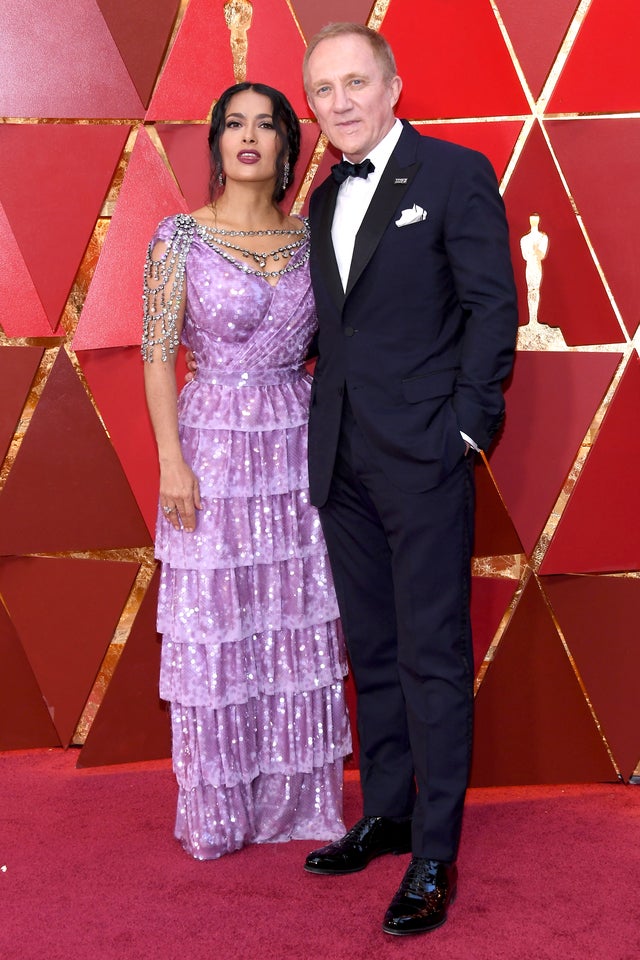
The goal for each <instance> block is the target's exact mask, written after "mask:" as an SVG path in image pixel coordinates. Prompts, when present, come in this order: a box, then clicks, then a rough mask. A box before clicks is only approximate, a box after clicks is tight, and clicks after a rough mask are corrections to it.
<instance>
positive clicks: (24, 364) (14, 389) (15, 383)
mask: <svg viewBox="0 0 640 960" xmlns="http://www.w3.org/2000/svg"><path fill="white" fill-rule="evenodd" d="M43 353H44V350H43V349H42V347H10V346H3V347H2V349H1V350H0V463H2V461H3V460H4V458H5V456H6V453H7V450H8V449H9V444H10V443H11V441H12V439H13V434H14V432H15V429H16V427H17V425H18V420H19V418H20V414H21V413H22V408H23V407H24V405H25V401H26V399H27V397H28V396H29V390H30V389H31V384H32V383H33V378H34V377H35V375H36V370H37V369H38V364H39V363H40V360H41V359H42V354H43Z"/></svg>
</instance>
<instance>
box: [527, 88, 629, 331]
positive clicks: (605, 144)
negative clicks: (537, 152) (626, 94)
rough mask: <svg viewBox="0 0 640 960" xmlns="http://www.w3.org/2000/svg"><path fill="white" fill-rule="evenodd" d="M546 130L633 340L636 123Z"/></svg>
mask: <svg viewBox="0 0 640 960" xmlns="http://www.w3.org/2000/svg"><path fill="white" fill-rule="evenodd" d="M639 102H640V101H639ZM546 126H547V130H548V132H549V137H550V139H551V144H552V146H553V149H554V151H555V152H556V154H557V157H558V160H559V161H560V165H561V167H562V170H563V173H564V175H565V177H566V178H567V181H568V183H569V190H570V192H571V195H572V197H573V199H574V201H575V202H576V205H577V207H578V211H579V213H580V215H581V216H582V218H583V221H584V225H585V228H586V230H587V233H588V235H589V239H590V240H591V242H592V244H593V246H594V249H595V253H596V256H597V258H598V260H599V262H600V266H601V267H602V268H603V270H604V274H605V277H606V279H607V281H608V283H609V286H610V287H611V290H612V293H613V296H614V298H615V300H616V303H617V305H618V308H619V309H620V311H621V313H622V319H623V321H624V324H625V326H626V328H627V330H628V331H629V334H630V336H631V337H633V336H634V334H635V332H636V330H637V329H638V325H639V324H640V315H639V313H638V303H640V271H639V270H638V249H640V191H638V157H639V156H640V120H639V119H638V118H635V119H613V118H607V119H596V118H593V119H590V120H574V121H568V120H549V121H547V124H546ZM622 222H624V228H623V229H621V223H622Z"/></svg>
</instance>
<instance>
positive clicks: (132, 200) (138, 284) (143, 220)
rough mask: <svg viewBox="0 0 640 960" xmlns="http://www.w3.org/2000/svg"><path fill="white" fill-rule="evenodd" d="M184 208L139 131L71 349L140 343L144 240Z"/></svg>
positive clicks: (174, 187) (159, 162)
mask: <svg viewBox="0 0 640 960" xmlns="http://www.w3.org/2000/svg"><path fill="white" fill-rule="evenodd" d="M149 184H153V189H152V190H151V189H149ZM186 209H187V208H186V205H185V202H184V199H183V198H182V196H181V195H180V192H179V190H178V188H177V187H176V185H175V183H174V180H173V177H172V176H171V174H170V173H169V171H168V170H167V168H166V166H165V164H164V163H163V162H162V160H161V158H160V156H159V155H158V152H157V150H156V148H155V147H154V146H153V144H152V143H151V140H150V139H149V135H148V133H147V131H146V130H145V129H144V128H143V127H141V128H140V129H139V130H138V136H137V138H136V142H135V146H134V148H133V152H132V154H131V159H130V160H129V166H128V167H127V172H126V174H125V178H124V181H123V184H122V189H121V190H120V196H119V198H118V202H117V204H116V208H115V210H114V213H113V217H112V218H111V224H110V226H109V230H108V233H107V236H106V238H105V241H104V245H103V247H102V252H101V254H100V259H99V260H98V265H97V267H96V270H95V273H94V275H93V280H92V281H91V286H90V287H89V292H88V294H87V297H86V299H85V302H84V307H83V309H82V315H81V317H80V323H79V324H78V328H77V330H76V335H75V337H74V339H73V348H74V350H91V349H94V348H95V347H118V346H130V345H132V344H139V343H140V337H141V334H142V274H143V268H144V259H145V255H146V252H147V247H148V245H149V241H150V240H151V237H152V236H153V233H154V231H155V229H156V227H157V225H158V223H159V221H160V220H161V219H162V218H163V217H167V216H169V215H170V214H174V213H180V212H183V213H184V212H186ZM115 290H117V291H118V295H117V297H114V291H115Z"/></svg>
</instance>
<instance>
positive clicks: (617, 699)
mask: <svg viewBox="0 0 640 960" xmlns="http://www.w3.org/2000/svg"><path fill="white" fill-rule="evenodd" d="M543 589H544V591H545V593H546V594H547V596H548V597H549V600H550V601H551V605H552V607H553V610H554V613H555V615H556V617H557V619H558V622H559V624H560V628H561V630H562V633H563V635H564V638H565V640H566V641H567V643H568V645H569V649H570V650H571V655H572V656H573V658H574V660H575V662H576V667H577V669H578V672H579V674H580V676H581V678H582V681H583V683H584V685H585V687H586V690H587V695H588V697H589V700H590V701H591V704H592V706H593V709H594V710H595V712H596V714H597V716H598V720H599V722H600V725H601V727H602V731H603V733H604V735H605V737H606V738H607V742H608V744H609V747H610V748H611V751H612V753H613V756H614V759H615V761H616V763H617V764H618V767H619V769H620V771H621V773H622V775H623V777H624V778H625V779H626V780H628V779H629V778H630V777H631V775H632V774H633V771H634V769H635V766H636V763H637V760H638V751H639V750H640V708H639V703H640V701H639V700H638V676H640V644H638V643H637V642H630V639H631V638H630V635H629V624H631V623H635V621H636V619H637V616H638V610H639V609H640V580H637V579H635V578H629V577H545V578H544V580H543Z"/></svg>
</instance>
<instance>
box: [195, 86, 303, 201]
mask: <svg viewBox="0 0 640 960" xmlns="http://www.w3.org/2000/svg"><path fill="white" fill-rule="evenodd" d="M244 90H255V92H256V93H259V94H261V95H262V96H264V97H267V98H268V99H269V101H270V103H271V115H272V117H273V125H274V127H275V131H276V136H277V138H278V141H279V143H280V149H279V150H278V154H277V156H276V185H275V188H274V191H273V200H274V201H275V202H276V203H279V202H280V201H281V200H282V198H283V197H284V195H285V193H286V191H287V188H288V187H289V185H290V184H291V183H293V171H294V168H295V165H296V161H297V159H298V156H299V154H300V123H299V122H298V118H297V117H296V115H295V112H294V109H293V107H292V106H291V104H290V103H289V101H288V100H287V98H286V97H285V96H284V94H283V93H280V91H279V90H275V89H274V88H273V87H268V86H267V85H266V84H264V83H250V82H249V81H245V82H244V83H236V84H234V85H233V86H232V87H229V88H228V89H227V90H225V91H224V93H223V94H222V95H221V97H220V99H219V100H218V102H217V103H216V105H215V107H214V108H213V111H212V113H211V126H210V127H209V156H210V159H211V180H210V182H209V196H210V198H211V200H215V198H216V196H217V195H218V194H219V193H220V191H221V189H222V187H221V186H220V183H219V179H218V178H219V177H220V174H221V173H223V170H222V157H221V155H220V137H221V136H222V134H223V133H224V130H225V117H226V114H227V107H228V106H229V101H230V100H231V98H232V97H234V96H235V95H236V93H242V92H243V91H244ZM287 161H288V163H289V175H288V177H287V184H286V186H285V184H284V165H285V163H286V162H287Z"/></svg>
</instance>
